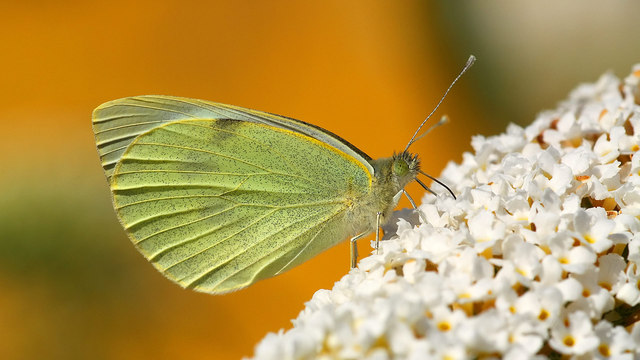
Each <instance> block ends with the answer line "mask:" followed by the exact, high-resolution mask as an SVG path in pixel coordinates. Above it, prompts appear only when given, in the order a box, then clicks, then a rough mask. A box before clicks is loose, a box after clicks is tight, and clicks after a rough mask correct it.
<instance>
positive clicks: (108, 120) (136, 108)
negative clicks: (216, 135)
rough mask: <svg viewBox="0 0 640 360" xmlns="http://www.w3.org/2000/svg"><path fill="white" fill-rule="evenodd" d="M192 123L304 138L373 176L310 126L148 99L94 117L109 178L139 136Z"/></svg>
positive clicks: (348, 148)
mask: <svg viewBox="0 0 640 360" xmlns="http://www.w3.org/2000/svg"><path fill="white" fill-rule="evenodd" d="M189 119H231V120H241V121H247V122H253V123H259V124H265V125H269V126H273V127H277V128H281V129H285V130H290V131H292V132H296V133H300V134H304V135H307V136H309V137H312V138H314V139H316V140H319V141H321V142H323V143H325V144H328V145H329V146H332V147H333V148H335V149H336V150H337V151H340V152H343V153H345V154H347V155H349V156H351V157H353V158H354V159H356V160H357V161H359V162H360V163H362V164H363V165H364V166H365V167H366V168H367V170H368V171H369V173H371V174H373V169H372V168H371V165H369V162H368V161H369V160H371V158H370V157H369V156H368V155H366V154H365V153H363V152H362V151H360V150H358V149H357V148H355V147H354V146H353V145H351V144H349V143H348V142H346V141H344V140H343V139H341V138H340V137H338V136H336V135H335V134H332V133H331V132H329V131H327V130H324V129H321V128H319V127H316V126H313V125H311V124H307V123H305V122H302V121H298V120H295V119H291V118H287V117H284V116H279V115H274V114H270V113H266V112H262V111H257V110H251V109H246V108H241V107H238V106H232V105H225V104H220V103H215V102H211V101H204V100H197V99H188V98H181V97H175V96H161V95H145V96H136V97H129V98H123V99H118V100H114V101H110V102H107V103H104V104H102V105H100V106H99V107H98V108H97V109H96V110H95V111H94V113H93V131H94V134H95V136H96V144H97V146H98V153H99V155H100V158H101V160H102V166H103V168H104V171H105V174H106V175H107V178H109V177H111V174H112V172H113V168H114V167H115V165H116V163H117V162H118V160H119V159H120V157H121V156H122V154H123V153H124V151H125V150H126V148H127V146H128V145H129V144H131V142H133V140H134V139H135V138H136V137H137V136H138V135H140V134H143V133H145V132H147V131H149V130H151V129H153V128H155V127H158V126H160V125H162V124H166V123H169V122H174V121H179V120H189Z"/></svg>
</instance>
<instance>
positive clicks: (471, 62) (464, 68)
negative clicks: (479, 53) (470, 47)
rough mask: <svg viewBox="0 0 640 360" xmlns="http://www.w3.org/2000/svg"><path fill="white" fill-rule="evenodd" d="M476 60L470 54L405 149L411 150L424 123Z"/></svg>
mask: <svg viewBox="0 0 640 360" xmlns="http://www.w3.org/2000/svg"><path fill="white" fill-rule="evenodd" d="M475 61H476V57H475V56H473V55H470V56H469V59H468V60H467V63H466V64H465V65H464V67H463V68H462V71H460V73H459V74H458V76H456V78H455V79H453V82H452V83H451V85H449V87H448V88H447V91H445V92H444V95H442V98H440V101H438V104H437V105H436V107H435V108H433V110H431V113H430V114H429V116H427V118H426V119H424V120H423V121H422V123H421V124H420V126H418V129H417V130H416V132H414V133H413V136H412V137H411V140H409V143H408V144H407V147H405V148H404V151H407V150H409V146H411V144H413V143H414V142H416V141H417V139H416V135H418V133H419V132H420V130H421V129H422V127H423V126H424V124H425V123H426V122H427V120H429V118H431V115H433V113H434V112H436V110H438V107H439V106H440V104H442V101H443V100H444V98H445V97H447V94H448V93H449V91H450V90H451V88H452V87H453V85H454V84H455V83H456V82H457V81H458V79H460V77H461V76H462V74H464V73H465V72H466V71H467V70H468V69H469V68H470V67H471V65H473V63H474V62H475Z"/></svg>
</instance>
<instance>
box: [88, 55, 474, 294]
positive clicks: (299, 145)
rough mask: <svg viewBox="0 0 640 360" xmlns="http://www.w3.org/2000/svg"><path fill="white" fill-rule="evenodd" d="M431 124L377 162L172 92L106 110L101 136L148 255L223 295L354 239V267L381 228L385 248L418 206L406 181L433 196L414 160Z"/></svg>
mask: <svg viewBox="0 0 640 360" xmlns="http://www.w3.org/2000/svg"><path fill="white" fill-rule="evenodd" d="M473 60H474V58H473V57H470V58H469V61H468V62H467V65H466V66H465V68H464V69H463V71H462V72H461V73H460V74H459V75H458V77H456V79H455V80H454V81H453V82H452V84H451V86H453V84H454V83H455V82H456V81H457V80H458V78H459V77H460V76H461V75H462V73H464V71H466V69H467V68H468V67H469V66H470V65H471V64H472V63H473ZM451 86H450V87H449V89H447V91H446V92H445V96H446V94H447V93H448V91H449V90H450V89H451ZM443 99H444V96H443ZM441 102H442V99H441V100H440V102H439V103H438V105H436V108H435V109H434V111H435V110H436V109H437V107H438V106H439V105H440V103H441ZM431 114H433V111H432V112H431ZM431 114H430V115H429V117H430V116H431ZM429 117H427V119H428V118H429ZM427 119H425V121H423V123H422V124H421V125H420V127H419V128H418V130H416V132H415V133H414V135H413V137H412V138H411V140H410V141H409V143H408V144H407V147H406V148H405V150H404V151H403V152H401V153H400V154H397V155H394V156H392V157H390V158H383V159H377V160H373V159H371V158H370V157H369V156H368V155H366V154H365V153H364V152H362V151H360V150H358V149H357V148H356V147H354V146H353V145H351V144H349V143H348V142H347V141H345V140H343V139H342V138H340V137H339V136H337V135H335V134H333V133H331V132H329V131H327V130H324V129H322V128H320V127H317V126H314V125H311V124H308V123H305V122H302V121H298V120H294V119H291V118H287V117H284V116H279V115H274V114H270V113H266V112H261V111H256V110H250V109H245V108H241V107H237V106H231V105H224V104H219V103H214V102H209V101H203V100H195V99H186V98H179V97H170V96H137V97H130V98H123V99H119V100H114V101H110V102H107V103H105V104H102V105H100V106H99V107H98V108H96V109H95V110H94V112H93V131H94V134H95V138H96V144H97V147H98V153H99V155H100V159H101V161H102V167H103V168H104V171H105V174H106V176H107V180H108V182H109V186H110V188H111V191H112V195H113V205H114V208H115V210H116V213H117V216H118V219H119V220H120V222H121V223H122V226H123V227H124V228H125V230H126V232H127V234H128V235H129V237H130V238H131V241H132V242H133V243H134V245H135V246H136V248H138V250H139V251H140V252H141V253H142V254H143V255H144V256H145V257H146V258H147V259H148V260H149V261H151V263H152V264H153V265H154V266H155V267H156V268H157V269H158V270H159V271H160V272H162V273H163V274H164V275H165V276H166V277H168V278H169V279H171V280H173V281H174V282H176V283H178V284H180V285H181V286H183V287H186V288H192V289H194V290H197V291H202V292H207V293H214V294H219V293H225V292H229V291H234V290H238V289H241V288H244V287H246V286H249V285H251V284H253V283H254V282H256V281H258V280H261V279H264V278H268V277H271V276H275V275H278V274H280V273H282V272H284V271H286V270H289V269H291V268H293V267H294V266H296V265H299V264H301V263H302V262H304V261H306V260H308V259H310V258H312V257H313V256H315V255H317V254H319V253H320V252H322V251H324V250H326V249H328V248H330V247H331V246H333V245H336V244H337V243H339V242H341V241H342V240H344V239H346V238H349V237H351V239H352V240H351V244H352V246H351V249H352V253H351V265H352V267H354V266H355V262H356V259H357V252H356V247H355V240H356V239H358V238H360V237H363V236H365V235H368V234H370V233H371V232H373V231H374V230H375V231H376V247H377V243H378V242H377V241H379V233H378V230H379V228H380V225H381V224H383V223H384V222H385V221H387V220H388V219H389V217H390V215H391V213H392V211H393V209H394V207H395V206H396V204H397V202H398V200H399V197H400V195H401V194H403V193H404V194H405V195H407V197H408V198H409V199H410V202H411V204H412V205H413V206H414V208H415V203H414V202H413V200H411V198H410V197H409V196H408V194H407V193H406V192H405V191H404V187H405V185H407V184H408V183H409V182H411V181H413V180H416V181H418V182H419V183H420V184H421V185H422V186H423V187H425V188H426V189H428V188H427V187H426V185H424V183H422V182H421V181H420V180H419V179H417V178H416V176H417V175H418V173H422V174H424V173H423V172H421V171H420V168H419V166H420V161H419V159H418V157H417V156H416V155H413V154H410V153H409V152H407V150H408V148H409V146H410V145H411V144H412V143H413V142H415V141H416V140H418V139H419V138H420V137H421V136H420V137H417V138H416V135H417V134H418V132H419V131H420V129H421V128H422V126H423V125H424V123H425V122H426V120H427ZM423 135H424V134H423ZM424 175H426V174H424ZM426 176H428V175H426ZM429 177H430V176H429ZM430 178H431V179H433V178H432V177H430ZM433 180H435V179H433ZM436 181H437V180H436ZM442 185H444V184H442ZM445 187H446V186H445ZM447 189H448V188H447ZM452 195H453V193H452Z"/></svg>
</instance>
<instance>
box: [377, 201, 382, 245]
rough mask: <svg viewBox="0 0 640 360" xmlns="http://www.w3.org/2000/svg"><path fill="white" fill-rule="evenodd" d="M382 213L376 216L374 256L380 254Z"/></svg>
mask: <svg viewBox="0 0 640 360" xmlns="http://www.w3.org/2000/svg"><path fill="white" fill-rule="evenodd" d="M381 216H382V213H381V212H380V211H378V213H377V214H376V255H379V254H380V217H381Z"/></svg>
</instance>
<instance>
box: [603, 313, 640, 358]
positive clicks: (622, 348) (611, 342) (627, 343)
mask: <svg viewBox="0 0 640 360" xmlns="http://www.w3.org/2000/svg"><path fill="white" fill-rule="evenodd" d="M595 332H596V335H597V336H598V338H599V339H600V345H598V348H597V350H594V355H595V358H597V359H610V358H612V357H613V358H620V359H622V358H623V357H624V356H625V355H626V356H627V357H628V358H629V359H632V356H631V353H632V352H633V351H634V350H635V349H636V348H637V347H638V344H637V343H635V342H634V341H633V338H632V337H631V334H629V333H628V332H627V331H626V330H625V329H624V328H623V327H621V326H616V327H613V325H611V323H609V322H608V321H600V322H599V323H598V324H597V325H596V326H595Z"/></svg>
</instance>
